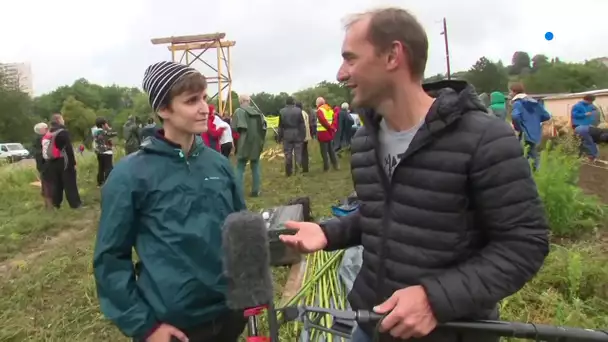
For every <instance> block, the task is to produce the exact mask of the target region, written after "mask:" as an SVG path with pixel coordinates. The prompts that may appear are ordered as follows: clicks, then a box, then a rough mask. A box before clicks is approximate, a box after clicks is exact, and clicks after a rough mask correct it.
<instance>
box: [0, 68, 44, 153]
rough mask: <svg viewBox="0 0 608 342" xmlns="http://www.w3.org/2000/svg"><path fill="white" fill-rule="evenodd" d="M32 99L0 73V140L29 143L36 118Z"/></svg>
mask: <svg viewBox="0 0 608 342" xmlns="http://www.w3.org/2000/svg"><path fill="white" fill-rule="evenodd" d="M31 113H32V100H31V99H30V97H29V96H28V95H27V94H26V93H24V92H22V91H21V90H19V87H15V86H14V84H11V82H10V81H8V80H7V79H6V78H5V77H4V76H3V75H2V74H1V73H0V141H2V142H22V143H25V144H27V143H28V142H29V137H31V136H33V135H34V131H33V130H32V129H33V127H34V124H35V123H36V118H35V117H34V116H33V115H32V114H31Z"/></svg>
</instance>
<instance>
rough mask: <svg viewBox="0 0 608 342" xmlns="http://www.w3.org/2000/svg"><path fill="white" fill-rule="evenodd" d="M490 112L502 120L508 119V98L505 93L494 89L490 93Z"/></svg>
mask: <svg viewBox="0 0 608 342" xmlns="http://www.w3.org/2000/svg"><path fill="white" fill-rule="evenodd" d="M488 113H489V114H492V115H494V116H495V117H497V118H499V119H500V120H502V121H505V120H506V119H507V100H506V97H505V95H504V94H503V93H501V92H499V91H494V92H492V93H491V94H490V107H488Z"/></svg>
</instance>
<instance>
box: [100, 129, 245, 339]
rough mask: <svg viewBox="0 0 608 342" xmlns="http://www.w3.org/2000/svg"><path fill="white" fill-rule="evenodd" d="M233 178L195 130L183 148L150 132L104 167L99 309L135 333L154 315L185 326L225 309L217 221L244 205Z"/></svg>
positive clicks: (153, 320) (152, 323) (227, 166)
mask: <svg viewBox="0 0 608 342" xmlns="http://www.w3.org/2000/svg"><path fill="white" fill-rule="evenodd" d="M237 184H238V183H237V182H236V181H235V178H234V175H233V171H232V167H231V165H230V162H229V161H228V159H227V158H225V157H224V156H222V155H221V154H219V153H218V152H216V151H214V150H212V149H210V148H207V147H205V146H204V144H203V143H202V140H201V139H200V137H198V136H197V138H196V139H195V143H194V145H193V147H192V150H191V152H190V154H189V155H188V156H186V155H184V153H183V152H182V150H181V149H180V148H179V146H177V145H175V144H172V143H171V142H168V141H167V140H165V139H164V138H163V137H162V135H160V134H157V135H156V136H153V137H151V138H150V139H147V140H146V141H144V143H142V145H141V148H140V151H138V152H136V153H133V154H131V155H128V156H127V157H125V158H123V159H122V160H121V161H120V162H119V163H118V164H117V165H116V167H115V168H114V170H113V171H112V172H111V173H110V176H109V178H108V180H107V181H106V183H105V185H104V186H103V188H102V192H101V201H102V202H101V219H100V222H99V231H98V233H97V242H96V245H95V254H94V261H93V267H94V273H95V280H96V282H97V294H98V297H99V302H100V305H101V310H102V312H103V313H104V315H105V316H106V317H107V318H109V319H110V320H111V321H112V322H114V324H116V325H117V326H118V328H119V329H120V330H121V331H122V332H123V333H124V334H125V335H127V336H129V337H133V338H136V339H140V338H143V337H144V336H145V335H146V334H147V333H148V332H149V331H150V330H151V329H152V328H153V327H155V325H156V324H158V323H167V324H171V325H173V326H175V327H177V328H180V329H187V328H190V327H193V326H196V325H199V324H202V323H205V322H206V321H209V320H211V319H213V318H215V317H217V316H218V315H220V314H222V313H225V312H226V311H227V310H228V309H227V307H226V303H225V290H226V280H225V278H224V277H223V276H222V262H221V252H222V251H221V249H222V243H221V242H222V241H221V227H222V225H223V223H224V220H225V218H226V216H227V215H228V214H230V213H233V212H237V211H241V210H245V209H246V208H245V201H244V198H243V195H242V190H241V187H240V185H237ZM133 247H134V248H135V251H136V252H137V255H138V257H139V260H140V261H141V271H139V275H138V276H137V277H136V274H135V270H134V266H133V261H132V249H133Z"/></svg>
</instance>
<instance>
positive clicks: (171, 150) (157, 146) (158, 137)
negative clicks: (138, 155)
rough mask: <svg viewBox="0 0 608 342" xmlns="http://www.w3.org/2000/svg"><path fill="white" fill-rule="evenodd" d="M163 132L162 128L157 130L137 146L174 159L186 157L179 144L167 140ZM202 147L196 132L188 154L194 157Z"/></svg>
mask: <svg viewBox="0 0 608 342" xmlns="http://www.w3.org/2000/svg"><path fill="white" fill-rule="evenodd" d="M164 134H165V132H164V131H163V130H162V129H160V130H158V131H157V132H155V134H154V135H153V136H151V137H149V138H148V139H144V141H143V142H142V143H141V145H140V147H139V148H140V149H141V150H143V151H144V152H146V153H154V154H160V155H165V156H168V157H171V158H175V159H184V158H186V156H185V155H184V152H183V151H182V148H181V146H180V145H178V144H176V143H174V142H172V141H169V140H167V138H165V135H164ZM204 148H205V146H204V143H203V139H202V138H201V137H200V135H198V134H197V135H195V136H194V143H193V144H192V148H191V149H190V153H189V155H190V156H193V157H196V156H198V155H199V154H200V152H201V151H202V150H203V149H204Z"/></svg>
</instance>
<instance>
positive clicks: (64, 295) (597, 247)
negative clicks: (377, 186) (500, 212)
mask: <svg viewBox="0 0 608 342" xmlns="http://www.w3.org/2000/svg"><path fill="white" fill-rule="evenodd" d="M311 155H312V157H313V160H312V165H311V172H310V173H309V174H307V175H297V176H294V177H291V178H285V177H284V175H283V164H282V159H278V158H277V159H275V160H272V161H265V162H263V164H262V165H263V171H262V177H263V186H262V192H263V194H262V196H261V197H259V198H248V199H247V202H248V205H249V207H250V208H251V209H254V210H257V209H260V208H264V207H271V206H275V205H281V204H284V203H285V202H287V201H288V200H289V199H291V198H294V197H298V196H304V195H307V196H310V197H311V199H312V205H313V212H314V214H315V216H317V217H321V216H328V215H329V214H330V212H329V208H330V205H331V204H334V203H335V202H336V201H337V200H339V199H341V198H343V197H344V196H346V195H348V194H349V193H350V192H351V191H352V184H351V178H350V175H349V165H348V159H347V158H342V159H341V164H342V165H341V166H342V168H341V171H337V172H329V173H323V172H322V171H321V164H320V160H319V159H320V158H319V157H318V146H317V145H316V144H313V145H312V146H311ZM558 162H559V161H557V162H555V163H557V164H559V163H558ZM95 163H96V161H95V160H94V158H92V157H89V158H86V157H83V158H80V160H79V162H78V177H79V184H80V191H81V195H82V197H83V201H84V203H85V208H83V209H81V210H77V211H74V210H70V209H68V208H62V209H61V210H59V211H57V212H46V211H44V209H43V206H42V200H41V198H40V196H39V188H37V187H34V186H32V185H31V184H30V183H31V182H34V181H35V180H36V174H35V171H34V170H33V168H31V166H27V165H24V166H23V165H22V166H20V165H11V166H6V167H2V168H0V184H2V192H1V193H0V294H1V295H0V322H2V324H0V341H15V342H17V341H19V342H21V341H75V340H78V341H127V339H126V338H124V337H123V336H122V335H121V334H120V333H119V332H118V330H117V329H115V328H114V327H113V326H112V325H110V324H109V323H107V322H106V321H105V320H104V318H103V316H102V315H101V314H100V312H99V307H98V304H97V299H96V297H95V284H94V281H93V276H92V266H91V260H92V257H91V256H92V248H93V243H94V238H95V230H96V227H97V219H98V216H99V213H98V209H99V190H98V189H97V188H96V187H95V185H94V179H95V167H96V165H95ZM556 167H558V166H555V165H552V167H551V170H552V171H551V172H545V174H544V175H541V176H539V177H541V178H540V180H539V188H542V187H543V186H544V188H543V190H542V191H543V194H545V197H546V198H545V202H546V205H547V207H548V208H547V210H548V212H550V213H553V214H552V215H554V216H553V217H554V219H553V220H552V223H554V224H555V225H556V226H559V227H562V228H563V227H565V228H563V229H565V233H569V232H570V233H572V232H571V231H570V230H572V229H574V228H568V227H576V229H577V230H581V231H583V230H584V231H585V232H586V234H585V237H583V238H580V237H578V238H575V237H573V236H572V235H578V234H562V235H564V236H566V238H563V239H557V238H556V239H555V243H556V244H555V245H554V246H553V247H552V253H551V255H550V257H549V258H548V260H547V262H546V264H545V266H544V268H543V270H542V272H541V273H540V274H539V275H538V276H537V277H536V278H535V279H534V281H533V282H531V283H530V284H528V285H527V286H526V287H525V288H524V289H523V290H522V291H520V292H519V293H517V294H516V295H514V296H512V297H510V298H508V299H506V300H505V301H504V302H503V303H502V313H503V319H506V320H517V321H534V322H538V323H554V324H565V325H572V326H581V327H588V328H594V327H606V326H608V285H607V284H608V267H606V265H607V264H608V235H606V234H604V231H603V230H601V229H598V227H597V226H598V225H597V222H598V220H601V219H602V218H601V217H600V216H599V215H600V214H603V213H602V208H601V207H599V206H598V205H597V202H596V201H593V200H588V199H587V198H586V197H584V196H583V195H582V192H580V193H578V192H577V191H578V190H575V189H574V188H575V187H574V186H563V185H562V184H557V185H555V186H557V187H561V188H560V189H561V190H560V189H557V190H556V188H555V187H551V189H552V190H551V191H549V190H547V189H548V188H549V187H548V186H546V185H547V184H550V183H551V182H558V181H562V180H563V179H566V178H567V176H561V175H560V173H559V172H557V171H559V170H556V169H555V168H556ZM547 169H548V168H547ZM589 170H590V171H589ZM585 172H587V173H589V174H590V175H589V176H586V175H585ZM596 172H599V173H597V174H595V173H596ZM592 174H593V175H592ZM602 175H604V176H603V177H602ZM246 177H247V180H246V182H247V183H246V190H249V179H250V177H249V174H247V175H246ZM543 177H544V178H543ZM560 177H562V178H563V179H562V178H560ZM585 177H588V178H589V179H592V178H593V179H595V180H597V182H601V181H605V180H606V179H607V178H608V171H606V170H595V169H591V168H587V169H584V170H583V174H582V175H581V183H584V181H587V180H588V179H587V178H585ZM585 184H586V183H585ZM598 184H599V183H592V184H591V185H586V186H587V189H586V190H587V191H594V190H597V189H598V188H599V189H602V188H601V186H602V185H598ZM603 186H606V185H605V184H604V185H603ZM545 188H546V189H545ZM576 189H578V188H576ZM604 189H605V188H604ZM549 193H550V195H549ZM549 196H553V197H551V198H549ZM573 201H577V203H579V204H577V206H575V207H574V209H571V207H572V202H573ZM569 208H570V209H569ZM574 210H577V213H574ZM580 210H583V213H582V214H581V213H578V211H580ZM560 213H561V214H560ZM603 219H604V222H605V221H606V220H607V219H606V218H605V217H604V218H603ZM285 279H286V271H285V270H284V269H278V270H276V271H275V280H276V283H277V288H276V292H277V294H278V293H280V291H281V285H282V284H283V283H284V282H285ZM293 334H294V332H293V329H283V331H282V338H281V340H285V341H295V336H294V335H293Z"/></svg>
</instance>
